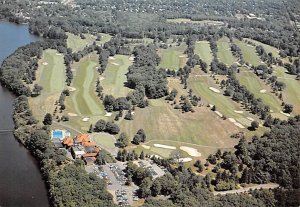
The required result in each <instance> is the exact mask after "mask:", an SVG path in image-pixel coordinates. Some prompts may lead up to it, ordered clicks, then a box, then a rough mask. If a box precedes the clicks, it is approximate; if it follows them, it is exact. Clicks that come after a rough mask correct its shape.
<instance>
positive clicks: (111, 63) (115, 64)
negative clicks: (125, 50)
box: [111, 63, 120, 65]
mask: <svg viewBox="0 0 300 207" xmlns="http://www.w3.org/2000/svg"><path fill="white" fill-rule="evenodd" d="M111 64H113V65H120V64H118V63H111Z"/></svg>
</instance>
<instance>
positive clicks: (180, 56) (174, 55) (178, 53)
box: [159, 43, 186, 71]
mask: <svg viewBox="0 0 300 207" xmlns="http://www.w3.org/2000/svg"><path fill="white" fill-rule="evenodd" d="M185 49H186V44H185V43H183V44H181V45H180V46H173V47H169V48H168V49H160V50H159V55H160V57H161V62H160V64H159V67H162V68H166V69H171V70H176V71H177V70H178V69H179V68H181V67H183V66H184V65H185V63H186V55H184V51H185Z"/></svg>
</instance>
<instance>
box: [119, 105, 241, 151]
mask: <svg viewBox="0 0 300 207" xmlns="http://www.w3.org/2000/svg"><path fill="white" fill-rule="evenodd" d="M195 111H196V112H195V113H182V112H181V110H175V109H173V107H172V106H171V105H170V104H169V103H167V102H166V101H165V100H163V99H156V100H149V107H146V108H144V109H140V108H136V110H135V114H134V120H132V121H127V120H122V121H121V123H120V126H121V131H122V132H125V133H127V134H128V135H129V137H130V138H133V136H134V134H135V133H136V132H137V131H138V130H139V129H141V128H142V129H144V130H145V132H146V135H147V142H148V141H151V140H153V143H155V142H159V141H166V143H165V144H167V145H168V144H169V145H172V143H173V141H179V142H184V143H186V144H188V143H191V144H197V145H208V146H213V147H220V148H222V147H225V146H233V144H234V143H235V140H233V139H231V138H230V134H231V133H233V132H235V131H237V128H236V127H235V126H234V125H232V124H230V123H229V122H225V121H224V122H223V121H222V120H221V119H220V118H218V117H217V116H216V115H215V114H214V113H213V112H212V111H210V110H208V109H207V108H206V107H203V108H198V107H196V108H195ZM220 137H222V138H220ZM169 141H170V143H168V142H169ZM182 145H184V144H182Z"/></svg>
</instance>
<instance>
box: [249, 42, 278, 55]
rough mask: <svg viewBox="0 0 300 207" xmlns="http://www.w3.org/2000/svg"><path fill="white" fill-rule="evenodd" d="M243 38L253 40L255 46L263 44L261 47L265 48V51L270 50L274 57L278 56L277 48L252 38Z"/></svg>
mask: <svg viewBox="0 0 300 207" xmlns="http://www.w3.org/2000/svg"><path fill="white" fill-rule="evenodd" d="M245 40H248V41H251V42H253V43H254V44H255V45H256V46H258V45H261V46H263V48H264V49H265V50H266V52H267V53H269V52H271V53H272V54H273V56H274V57H279V50H278V49H277V48H275V47H272V46H270V45H267V44H264V43H262V42H259V41H256V40H252V39H248V38H245Z"/></svg>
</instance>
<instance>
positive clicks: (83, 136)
mask: <svg viewBox="0 0 300 207" xmlns="http://www.w3.org/2000/svg"><path fill="white" fill-rule="evenodd" d="M76 141H77V142H89V141H91V140H90V137H89V135H88V134H80V135H77V137H76Z"/></svg>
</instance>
